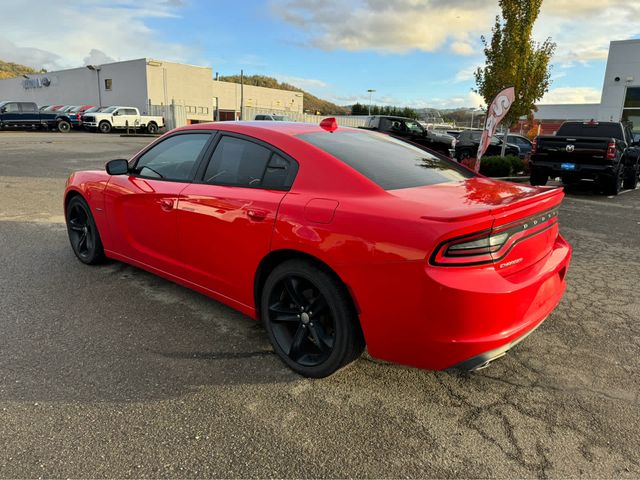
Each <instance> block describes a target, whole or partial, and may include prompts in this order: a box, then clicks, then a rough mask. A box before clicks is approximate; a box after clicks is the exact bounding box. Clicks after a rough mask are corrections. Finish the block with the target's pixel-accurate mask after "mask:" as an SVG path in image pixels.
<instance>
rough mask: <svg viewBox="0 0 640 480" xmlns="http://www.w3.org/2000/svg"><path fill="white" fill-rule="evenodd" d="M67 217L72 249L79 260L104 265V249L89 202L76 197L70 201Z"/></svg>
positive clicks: (89, 263)
mask: <svg viewBox="0 0 640 480" xmlns="http://www.w3.org/2000/svg"><path fill="white" fill-rule="evenodd" d="M65 216H66V221H67V233H68V234H69V241H70V242H71V248H72V249H73V253H75V255H76V257H78V260H80V261H81V262H82V263H85V264H87V265H96V264H98V263H102V262H103V261H104V259H105V255H104V248H103V247H102V240H101V239H100V233H99V232H98V228H97V227H96V222H95V220H94V219H93V215H92V214H91V209H90V208H89V205H88V204H87V202H86V201H85V200H84V199H83V198H82V197H80V196H79V195H76V196H75V197H73V198H72V199H71V200H70V201H69V204H68V205H67V209H66V215H65Z"/></svg>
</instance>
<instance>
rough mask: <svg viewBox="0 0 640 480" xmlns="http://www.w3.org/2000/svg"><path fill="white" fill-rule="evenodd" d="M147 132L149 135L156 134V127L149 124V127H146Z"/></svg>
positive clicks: (153, 124)
mask: <svg viewBox="0 0 640 480" xmlns="http://www.w3.org/2000/svg"><path fill="white" fill-rule="evenodd" d="M147 132H149V133H158V125H156V124H155V123H153V122H151V123H150V124H149V125H147Z"/></svg>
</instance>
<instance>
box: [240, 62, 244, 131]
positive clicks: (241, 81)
mask: <svg viewBox="0 0 640 480" xmlns="http://www.w3.org/2000/svg"><path fill="white" fill-rule="evenodd" d="M240 120H244V70H240Z"/></svg>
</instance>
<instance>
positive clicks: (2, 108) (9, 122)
mask: <svg viewBox="0 0 640 480" xmlns="http://www.w3.org/2000/svg"><path fill="white" fill-rule="evenodd" d="M4 128H49V129H52V130H58V131H59V132H63V133H66V132H69V131H70V130H71V119H70V118H69V116H68V115H67V114H65V113H57V112H41V111H40V110H39V109H38V106H37V105H36V104H35V103H32V102H11V101H9V102H0V129H4Z"/></svg>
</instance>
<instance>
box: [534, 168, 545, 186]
mask: <svg viewBox="0 0 640 480" xmlns="http://www.w3.org/2000/svg"><path fill="white" fill-rule="evenodd" d="M548 181H549V175H548V174H547V173H546V172H541V171H540V170H535V169H532V170H531V175H530V176H529V183H531V185H539V186H545V185H546V184H547V182H548Z"/></svg>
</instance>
